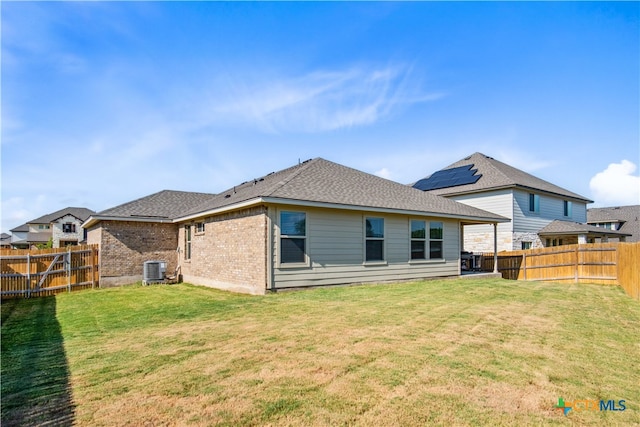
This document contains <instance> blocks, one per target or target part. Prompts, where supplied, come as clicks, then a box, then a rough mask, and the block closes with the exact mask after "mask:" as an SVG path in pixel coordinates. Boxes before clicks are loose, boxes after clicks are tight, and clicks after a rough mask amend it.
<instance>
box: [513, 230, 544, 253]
mask: <svg viewBox="0 0 640 427" xmlns="http://www.w3.org/2000/svg"><path fill="white" fill-rule="evenodd" d="M522 242H531V249H539V248H544V243H543V242H542V240H540V236H538V233H513V250H514V251H519V250H521V249H522Z"/></svg>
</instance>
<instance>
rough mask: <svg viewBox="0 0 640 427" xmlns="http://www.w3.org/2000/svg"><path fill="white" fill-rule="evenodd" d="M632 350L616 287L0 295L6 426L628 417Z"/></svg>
mask: <svg viewBox="0 0 640 427" xmlns="http://www.w3.org/2000/svg"><path fill="white" fill-rule="evenodd" d="M639 352H640V304H638V303H637V302H636V301H633V300H632V299H631V298H629V297H627V296H626V295H625V294H624V293H623V291H622V290H620V289H619V288H617V287H605V286H598V285H574V286H571V285H556V284H541V283H531V282H529V283H523V282H512V281H503V280H498V279H492V280H482V281H473V280H445V281H429V282H420V283H406V284H395V285H375V286H356V287H342V288H325V289H314V290H307V291H301V292H289V293H279V294H273V295H267V296H264V297H256V296H248V295H236V294H230V293H225V292H221V291H216V290H213V289H208V288H202V287H195V286H190V285H186V284H183V285H171V286H162V285H156V286H149V287H141V286H131V287H123V288H117V289H105V290H95V291H94V290H89V291H82V292H76V293H71V294H61V295H59V296H57V297H55V298H41V299H33V300H14V301H8V302H3V304H2V425H3V426H5V425H35V424H41V423H42V422H43V420H49V421H51V422H53V423H54V424H62V425H64V424H70V423H72V422H73V423H74V424H76V425H91V426H93V425H194V426H198V425H203V426H208V425H220V426H242V425H292V426H297V425H300V426H307V425H359V426H369V425H517V426H520V425H574V424H577V425H608V424H610V425H640V406H639V402H640V391H639V389H640V388H639V387H638V372H640V365H639V361H638V354H639ZM559 397H563V398H564V399H565V401H573V400H578V399H580V400H582V399H590V400H601V399H604V400H610V399H611V400H615V401H616V402H617V401H619V400H625V401H626V403H625V405H626V410H625V411H615V412H614V411H603V412H601V411H571V412H570V413H569V415H568V416H567V417H565V416H564V415H563V414H562V412H560V411H558V410H557V409H554V405H555V404H556V403H557V402H558V398H559Z"/></svg>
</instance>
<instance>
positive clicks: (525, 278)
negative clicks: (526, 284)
mask: <svg viewBox="0 0 640 427" xmlns="http://www.w3.org/2000/svg"><path fill="white" fill-rule="evenodd" d="M522 266H523V270H524V271H523V275H524V280H527V253H526V252H523V253H522Z"/></svg>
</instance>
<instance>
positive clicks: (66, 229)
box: [62, 222, 76, 233]
mask: <svg viewBox="0 0 640 427" xmlns="http://www.w3.org/2000/svg"><path fill="white" fill-rule="evenodd" d="M62 232H63V233H75V232H76V225H75V224H72V223H70V222H68V223H66V224H62Z"/></svg>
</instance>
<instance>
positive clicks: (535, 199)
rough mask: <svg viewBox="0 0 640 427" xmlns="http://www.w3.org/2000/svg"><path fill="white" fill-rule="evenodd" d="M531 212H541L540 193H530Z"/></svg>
mask: <svg viewBox="0 0 640 427" xmlns="http://www.w3.org/2000/svg"><path fill="white" fill-rule="evenodd" d="M529 212H535V213H540V195H538V194H533V193H529Z"/></svg>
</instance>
